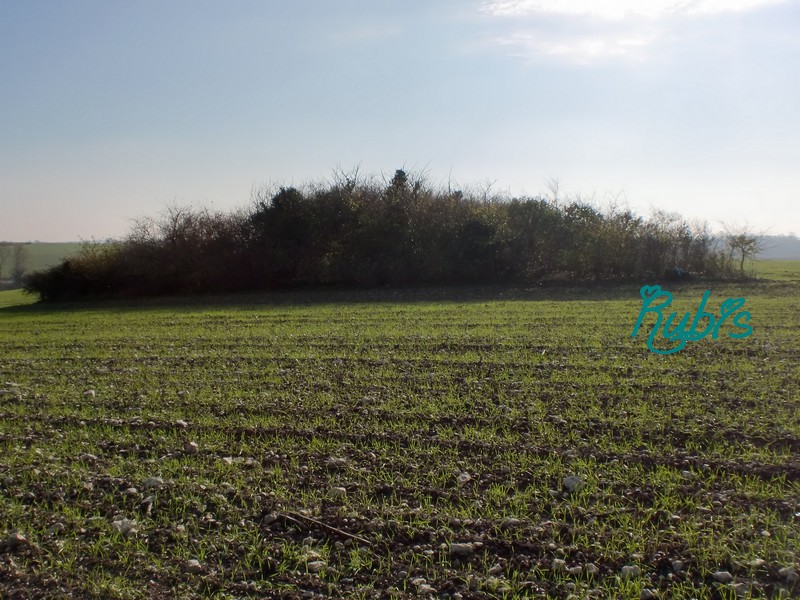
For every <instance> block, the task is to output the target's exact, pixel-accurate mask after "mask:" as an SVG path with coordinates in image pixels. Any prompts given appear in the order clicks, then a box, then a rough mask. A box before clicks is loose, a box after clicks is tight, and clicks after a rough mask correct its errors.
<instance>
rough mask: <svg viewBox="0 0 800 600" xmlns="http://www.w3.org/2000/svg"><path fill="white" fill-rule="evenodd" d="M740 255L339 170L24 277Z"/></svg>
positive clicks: (559, 207) (204, 287)
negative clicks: (327, 177)
mask: <svg viewBox="0 0 800 600" xmlns="http://www.w3.org/2000/svg"><path fill="white" fill-rule="evenodd" d="M729 258H730V257H728V256H725V255H724V254H723V253H722V252H721V251H719V250H718V249H717V246H716V244H715V240H714V236H713V235H712V234H711V232H710V229H709V227H708V225H707V224H705V223H688V222H687V221H685V220H684V219H682V218H681V217H679V216H677V215H674V214H667V213H664V212H659V211H657V212H655V213H654V214H653V216H651V217H650V218H643V217H640V216H637V215H635V214H633V213H632V212H631V211H630V210H629V209H627V208H626V209H620V208H618V207H611V208H605V209H601V208H599V207H597V206H595V205H593V204H591V203H589V202H585V201H582V200H581V199H572V200H560V199H558V198H557V197H554V198H544V197H509V196H500V195H490V194H489V193H488V192H487V191H486V190H484V191H483V192H469V191H466V192H465V191H453V190H452V189H450V188H449V186H448V187H447V188H437V187H436V186H433V185H431V184H430V183H428V182H427V181H426V180H425V178H424V177H422V176H416V175H413V174H408V173H406V172H405V171H403V170H398V171H396V172H395V174H394V176H393V177H392V178H391V180H389V181H383V182H381V181H379V180H377V179H376V178H371V179H367V178H363V177H360V176H359V175H358V173H357V171H356V172H354V173H352V174H343V173H339V174H337V175H336V176H335V177H334V178H333V181H332V182H329V183H326V184H316V185H306V186H302V187H299V188H296V187H280V188H272V189H263V190H261V191H258V192H256V193H255V194H254V197H253V201H252V203H251V206H250V207H249V208H248V209H245V210H238V211H233V212H228V213H225V212H213V211H210V210H208V209H204V208H181V207H172V208H169V209H167V210H166V211H165V212H164V214H163V215H162V216H161V217H159V218H157V219H142V220H139V221H138V222H136V224H135V225H134V227H133V228H132V230H131V231H130V233H129V234H128V235H127V236H126V237H125V238H124V239H121V240H117V241H113V242H104V243H91V244H85V245H84V248H83V250H82V251H81V252H80V253H79V254H78V255H77V256H74V257H71V258H69V259H66V260H64V261H63V262H62V263H61V264H59V265H57V266H55V267H52V268H50V269H48V270H45V271H40V272H37V273H34V274H32V275H31V276H29V277H28V278H27V280H26V283H25V287H26V289H27V290H28V291H30V292H34V293H37V294H39V296H40V298H41V299H42V300H44V301H50V300H63V299H75V298H85V297H103V296H113V297H134V296H144V295H159V294H187V293H189V294H193V293H209V292H211V293H213V292H229V291H244V290H270V289H280V288H288V287H296V286H328V285H355V286H376V285H418V284H422V285H425V284H457V283H470V284H476V283H477V284H484V283H531V282H538V281H543V280H565V281H566V280H582V281H585V280H593V281H621V280H641V279H645V278H653V277H659V276H663V275H664V274H665V273H667V272H673V273H674V272H676V271H675V269H676V267H679V270H678V271H677V272H678V273H683V272H688V273H692V274H696V275H705V276H719V275H721V274H723V273H724V272H726V271H727V270H728V269H729V264H730V260H729Z"/></svg>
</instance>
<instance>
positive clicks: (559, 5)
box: [481, 0, 786, 65]
mask: <svg viewBox="0 0 800 600" xmlns="http://www.w3.org/2000/svg"><path fill="white" fill-rule="evenodd" d="M785 1H786V0H652V1H648V2H642V1H641V0H612V1H603V0H488V1H486V2H484V3H483V4H482V6H481V12H482V13H483V14H484V15H488V16H489V17H491V18H493V19H494V21H495V24H496V25H497V26H498V27H502V28H504V31H501V32H499V33H497V34H493V35H490V36H489V43H490V44H491V45H494V46H499V47H501V48H505V49H506V50H507V51H508V53H509V54H510V55H511V56H515V57H519V58H526V59H537V58H538V59H542V58H544V59H548V58H549V59H558V60H561V61H563V62H567V63H572V64H576V65H591V64H597V63H603V62H609V61H626V62H634V63H641V62H644V61H646V60H647V59H648V58H649V57H650V56H651V52H650V51H651V49H652V48H653V47H655V46H656V45H657V44H658V42H659V41H662V40H664V39H668V38H674V36H675V35H676V34H677V33H678V31H679V27H680V25H681V24H683V23H685V21H686V19H696V18H700V17H706V18H708V17H712V16H722V15H724V14H730V13H741V12H743V11H747V10H754V9H757V8H763V7H766V6H771V5H775V4H779V3H782V2H785Z"/></svg>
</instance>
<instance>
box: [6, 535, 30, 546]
mask: <svg viewBox="0 0 800 600" xmlns="http://www.w3.org/2000/svg"><path fill="white" fill-rule="evenodd" d="M27 545H28V540H27V539H26V538H25V536H24V535H22V534H21V533H12V534H11V535H9V536H8V537H7V538H6V548H8V549H9V550H16V549H17V548H22V547H23V546H27Z"/></svg>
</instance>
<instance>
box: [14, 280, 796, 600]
mask: <svg viewBox="0 0 800 600" xmlns="http://www.w3.org/2000/svg"><path fill="white" fill-rule="evenodd" d="M703 289H704V287H703V286H687V287H682V288H680V289H675V290H674V292H675V301H676V303H677V305H678V308H679V309H682V310H693V309H694V308H695V307H696V306H697V303H698V301H699V299H700V296H701V294H702V291H703ZM798 291H800V286H798V284H795V283H791V282H774V283H770V284H748V285H746V286H743V287H728V288H723V287H722V286H720V287H719V289H717V288H715V289H714V290H713V295H712V298H711V301H710V302H709V305H708V307H707V309H709V310H714V311H716V310H717V309H718V307H719V305H720V303H721V302H722V300H723V299H724V298H726V297H736V296H741V297H744V298H745V299H746V306H745V308H746V309H747V310H749V311H750V312H751V313H752V324H753V329H754V332H753V334H752V335H751V336H750V337H748V338H745V339H740V340H734V339H730V338H728V337H727V335H726V334H725V331H727V330H723V332H722V335H720V338H719V339H717V340H713V339H710V338H708V339H704V340H702V341H699V342H695V343H692V344H690V345H689V347H687V348H686V349H684V350H683V351H681V352H680V353H678V354H675V355H671V356H658V355H655V354H653V353H651V352H649V351H648V350H647V349H646V347H645V336H646V332H643V333H640V335H639V337H637V338H632V337H631V335H630V334H631V328H632V325H633V322H634V321H635V319H636V316H637V314H638V311H639V308H640V305H641V302H640V300H639V297H638V288H637V287H636V286H627V287H620V288H614V289H601V290H593V291H591V292H590V291H589V290H585V289H579V288H575V289H566V290H552V289H549V290H539V289H536V290H531V291H526V290H504V289H501V288H489V289H474V288H470V289H463V290H421V291H420V290H418V291H398V292H395V291H382V292H340V293H330V294H320V293H293V294H279V295H275V296H271V297H265V296H257V295H253V296H239V297H230V298H216V299H208V298H206V299H192V300H187V301H182V302H175V301H170V300H158V301H147V302H139V303H104V304H100V305H96V306H84V305H75V306H52V307H43V306H20V307H15V308H5V309H2V310H0V374H2V375H0V554H2V557H3V560H0V597H20V598H22V597H25V598H56V597H69V595H70V594H72V595H74V597H94V598H156V597H175V598H194V597H214V598H242V597H253V598H275V597H283V598H311V597H314V598H323V597H328V598H387V597H393V598H416V597H420V596H423V597H424V596H428V595H430V594H435V595H436V596H437V597H444V595H445V594H448V595H449V596H450V597H451V598H454V597H455V598H457V597H458V596H455V594H460V597H461V598H467V599H477V598H523V597H531V598H534V597H537V598H565V597H567V596H568V595H569V594H575V595H576V596H577V597H578V598H584V597H597V598H630V599H639V598H642V597H656V596H657V597H663V598H735V597H737V591H738V592H739V594H740V596H739V597H748V595H749V597H779V594H786V595H785V596H780V597H788V595H793V596H794V595H796V594H797V593H798V592H800V587H798V584H797V583H796V582H795V579H794V575H793V574H792V573H794V572H795V571H797V570H798V569H799V568H800V565H798V562H797V561H798V556H800V537H799V534H798V532H800V529H799V528H798V518H800V517H798V514H800V462H799V461H798V452H799V451H800V410H798V408H800V406H799V404H798V398H800V296H799V295H798ZM0 298H3V296H0ZM0 302H2V300H1V299H0ZM648 323H650V324H652V320H650V321H648ZM571 476H575V477H577V478H579V479H568V478H569V477H571ZM573 484H574V485H575V486H576V487H575V489H574V491H572V492H569V490H568V488H569V487H571V486H573ZM3 540H5V541H3ZM729 578H730V579H729ZM793 582H794V583H793ZM792 586H794V587H792ZM781 590H784V591H783V592H782V591H781ZM650 594H652V595H653V596H650Z"/></svg>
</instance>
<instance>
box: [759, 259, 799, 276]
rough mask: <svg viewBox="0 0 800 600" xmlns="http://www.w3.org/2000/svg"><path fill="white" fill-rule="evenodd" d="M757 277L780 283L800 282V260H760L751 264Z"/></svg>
mask: <svg viewBox="0 0 800 600" xmlns="http://www.w3.org/2000/svg"><path fill="white" fill-rule="evenodd" d="M750 264H751V266H750V269H751V270H752V271H753V272H754V273H755V274H756V276H757V277H762V278H764V279H773V280H778V281H800V260H758V261H753V262H752V263H750Z"/></svg>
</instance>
